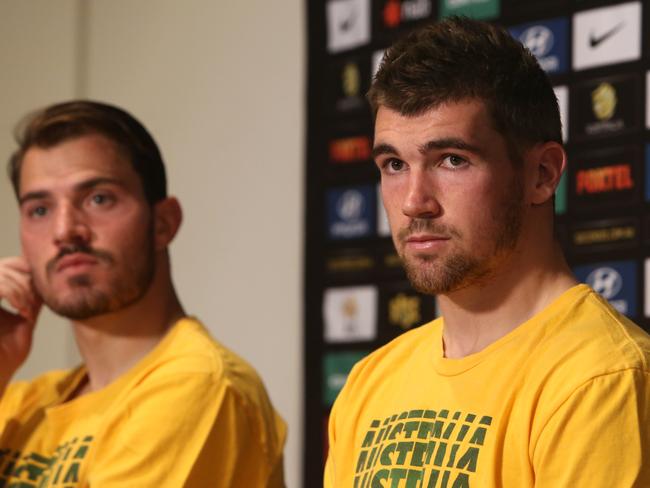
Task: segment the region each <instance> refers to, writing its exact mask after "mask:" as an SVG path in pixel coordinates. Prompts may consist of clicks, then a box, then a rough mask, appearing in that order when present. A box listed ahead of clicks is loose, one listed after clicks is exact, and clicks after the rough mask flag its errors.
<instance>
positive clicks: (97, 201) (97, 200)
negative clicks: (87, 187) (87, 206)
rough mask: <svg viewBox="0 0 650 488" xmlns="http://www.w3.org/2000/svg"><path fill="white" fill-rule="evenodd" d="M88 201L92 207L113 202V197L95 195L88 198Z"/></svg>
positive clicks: (103, 194)
mask: <svg viewBox="0 0 650 488" xmlns="http://www.w3.org/2000/svg"><path fill="white" fill-rule="evenodd" d="M90 201H91V203H92V204H93V205H106V204H107V203H110V202H111V201H113V197H111V196H110V195H107V194H106V193H95V194H93V195H92V196H91V197H90Z"/></svg>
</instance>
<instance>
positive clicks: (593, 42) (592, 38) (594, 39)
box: [589, 22, 625, 47]
mask: <svg viewBox="0 0 650 488" xmlns="http://www.w3.org/2000/svg"><path fill="white" fill-rule="evenodd" d="M624 25H625V22H621V23H619V24H618V25H615V26H614V27H613V28H611V29H610V30H608V31H607V32H605V33H603V34H601V35H599V36H596V35H595V34H594V33H593V32H592V33H591V34H590V35H589V46H590V47H597V46H598V45H599V44H602V43H603V41H606V40H607V39H609V38H610V37H612V36H613V35H614V34H616V33H617V32H618V31H620V30H621V29H622V28H623V26H624Z"/></svg>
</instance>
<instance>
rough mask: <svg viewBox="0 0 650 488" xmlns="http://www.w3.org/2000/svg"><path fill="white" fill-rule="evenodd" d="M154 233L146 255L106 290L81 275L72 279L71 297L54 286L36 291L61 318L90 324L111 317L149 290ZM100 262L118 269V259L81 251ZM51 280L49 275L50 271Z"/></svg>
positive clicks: (70, 283) (87, 276) (70, 280)
mask: <svg viewBox="0 0 650 488" xmlns="http://www.w3.org/2000/svg"><path fill="white" fill-rule="evenodd" d="M152 232H153V229H151V230H150V232H149V233H148V235H147V238H146V240H145V242H144V243H143V244H144V245H143V249H142V255H141V256H140V257H139V259H134V260H133V261H134V262H132V263H124V264H123V265H125V268H124V269H126V272H125V273H123V274H121V275H119V276H115V275H114V276H113V277H112V279H111V281H110V282H108V283H107V285H106V286H105V289H104V290H102V289H100V288H98V287H97V286H95V283H94V282H93V279H92V278H91V276H90V275H89V274H79V275H76V276H72V277H70V278H68V281H67V286H68V288H69V289H70V292H69V294H68V296H65V297H63V296H60V295H59V294H58V293H57V292H56V290H54V289H53V288H52V287H51V286H43V285H42V284H40V285H39V283H38V281H36V282H35V285H36V289H37V291H38V292H39V294H40V295H41V296H42V297H43V302H44V303H45V304H46V305H47V306H48V307H49V308H50V309H51V310H52V311H53V312H54V313H56V314H57V315H60V316H62V317H65V318H67V319H70V320H87V319H90V318H93V317H97V316H100V315H105V314H109V313H112V312H116V311H119V310H121V309H123V308H126V307H128V306H130V305H132V304H134V303H136V302H138V301H139V300H140V299H141V298H142V297H143V296H144V295H145V293H146V292H147V291H148V290H149V287H150V286H151V283H152V281H153V277H154V274H155V267H156V266H155V251H154V243H153V234H152ZM78 252H83V253H87V254H90V255H92V256H93V257H95V258H97V259H98V260H99V261H100V263H101V264H100V265H106V266H109V267H110V266H115V259H114V258H113V257H112V255H111V254H109V253H107V252H105V251H99V250H94V249H87V248H84V249H79V250H78ZM47 274H48V277H49V274H50V273H49V271H48V273H47Z"/></svg>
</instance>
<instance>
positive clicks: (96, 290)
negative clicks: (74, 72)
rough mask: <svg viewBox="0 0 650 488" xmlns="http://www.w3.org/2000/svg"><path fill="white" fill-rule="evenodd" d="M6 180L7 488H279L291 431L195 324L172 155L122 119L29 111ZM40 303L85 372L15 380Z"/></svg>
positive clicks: (89, 108)
mask: <svg viewBox="0 0 650 488" xmlns="http://www.w3.org/2000/svg"><path fill="white" fill-rule="evenodd" d="M18 144H19V147H18V150H17V151H16V152H15V154H14V155H13V156H12V157H11V159H10V162H9V173H10V176H11V179H12V183H13V185H14V189H15V192H16V197H17V199H18V203H19V209H20V237H21V244H22V251H23V253H22V256H19V257H11V258H5V259H2V260H0V299H3V300H4V301H6V302H7V303H8V304H9V305H11V307H12V308H13V311H11V309H4V308H0V352H1V354H0V390H3V393H2V399H1V401H0V486H21V487H22V486H24V487H27V486H39V487H59V486H60V487H88V486H96V487H103V488H105V487H127V486H129V487H131V486H138V487H157V488H158V487H170V488H172V487H173V488H177V487H181V486H188V487H238V488H239V487H244V486H246V487H280V486H284V482H283V470H282V447H283V444H284V439H285V435H286V428H285V424H284V422H283V421H282V419H281V418H280V417H279V416H278V414H277V413H276V412H275V411H274V409H273V407H272V405H271V403H270V401H269V398H268V396H267V394H266V392H265V390H264V386H263V385H262V382H261V380H260V379H259V377H258V376H257V374H256V373H255V371H254V370H253V369H252V368H251V367H250V366H249V365H248V364H247V363H246V362H245V361H243V360H242V359H240V358H239V357H237V356H236V355H235V354H233V353H232V352H230V351H228V350H227V349H226V348H224V347H223V346H221V345H220V344H219V343H217V342H216V341H215V340H214V339H212V338H211V337H210V335H209V334H208V332H207V331H206V329H205V328H204V327H203V326H202V325H201V323H200V322H199V321H198V320H197V319H195V318H192V317H188V316H187V314H186V313H185V311H184V310H183V308H182V306H181V303H180V301H179V299H178V297H177V294H176V292H175V289H174V286H173V283H172V279H171V272H170V262H169V254H168V245H169V244H170V242H171V241H172V239H173V238H174V236H175V234H176V232H177V230H178V228H179V226H180V223H181V218H182V215H181V208H180V205H179V203H178V201H177V200H176V199H175V198H173V197H170V196H168V195H167V189H166V177H165V169H164V165H163V161H162V158H161V155H160V153H159V150H158V148H157V146H156V143H155V142H154V140H153V139H152V137H151V136H150V135H149V133H148V132H147V130H146V129H145V128H144V127H143V126H142V125H141V124H140V123H139V122H138V121H136V120H135V119H134V118H133V117H132V116H131V115H129V114H128V113H126V112H125V111H123V110H121V109H119V108H117V107H113V106H110V105H106V104H101V103H95V102H89V101H74V102H68V103H62V104H58V105H54V106H51V107H48V108H46V109H44V110H42V111H39V112H37V113H35V114H33V115H32V116H30V117H29V118H28V119H27V120H26V121H25V124H24V125H23V127H22V130H21V131H20V133H19V137H18ZM42 303H44V304H45V305H46V306H48V307H49V308H50V309H52V310H53V311H54V312H55V313H57V314H59V315H62V316H64V317H67V318H69V319H70V321H71V324H72V328H73V331H74V334H75V338H76V341H77V345H78V347H79V352H80V354H81V357H82V358H83V364H82V365H81V366H80V367H78V368H76V369H73V370H71V371H55V372H50V373H46V374H44V375H42V376H40V377H39V378H37V379H35V380H34V381H31V382H16V383H13V384H10V385H8V383H9V381H10V380H11V377H12V376H13V374H14V372H15V371H16V369H17V368H18V367H19V366H20V365H21V364H22V363H23V361H24V360H25V358H26V357H27V355H28V353H29V349H30V344H31V338H32V331H33V328H34V324H35V323H36V320H37V317H38V313H39V310H40V308H41V305H42Z"/></svg>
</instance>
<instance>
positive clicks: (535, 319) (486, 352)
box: [430, 283, 591, 376]
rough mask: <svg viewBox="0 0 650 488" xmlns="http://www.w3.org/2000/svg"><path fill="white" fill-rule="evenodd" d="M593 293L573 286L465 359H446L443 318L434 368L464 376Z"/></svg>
mask: <svg viewBox="0 0 650 488" xmlns="http://www.w3.org/2000/svg"><path fill="white" fill-rule="evenodd" d="M590 292H591V288H590V287H589V286H588V285H586V284H584V283H579V284H577V285H574V286H572V287H571V288H569V289H568V290H566V291H565V292H564V293H562V294H561V295H560V296H559V297H557V298H556V299H555V300H553V301H552V302H551V303H550V304H548V305H547V306H546V307H544V309H542V310H541V311H540V312H539V313H537V314H535V315H533V316H532V317H531V318H529V319H528V320H526V321H525V322H523V323H521V324H520V325H518V326H517V327H515V328H514V329H513V330H511V331H510V332H508V333H507V334H506V335H504V336H503V337H501V338H499V339H497V340H496V341H494V342H493V343H492V344H490V345H488V346H487V347H485V348H484V349H483V350H481V351H479V352H477V353H474V354H470V355H469V356H465V357H464V358H459V359H451V358H446V357H444V348H443V339H442V332H443V329H444V318H441V319H440V320H441V324H440V327H437V328H436V329H435V333H434V337H433V341H432V344H431V356H430V357H431V359H432V361H433V367H434V369H435V370H436V372H437V373H439V374H441V375H443V376H455V375H459V374H462V373H464V372H466V371H468V370H470V369H472V368H474V367H475V366H477V365H478V364H480V363H481V362H483V361H484V360H485V359H486V358H487V357H489V356H490V355H492V354H493V353H494V352H495V351H496V350H498V349H500V348H502V347H504V346H505V345H506V344H508V343H510V342H511V341H513V340H515V339H517V338H520V337H522V336H523V335H526V334H528V333H529V332H530V331H531V329H532V328H534V327H537V325H538V324H539V322H540V321H546V319H548V318H549V317H550V316H551V315H553V314H555V313H557V309H558V308H559V307H560V306H561V305H562V304H564V303H566V302H575V301H576V300H577V299H579V298H581V297H582V296H586V295H587V294H588V293H590Z"/></svg>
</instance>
